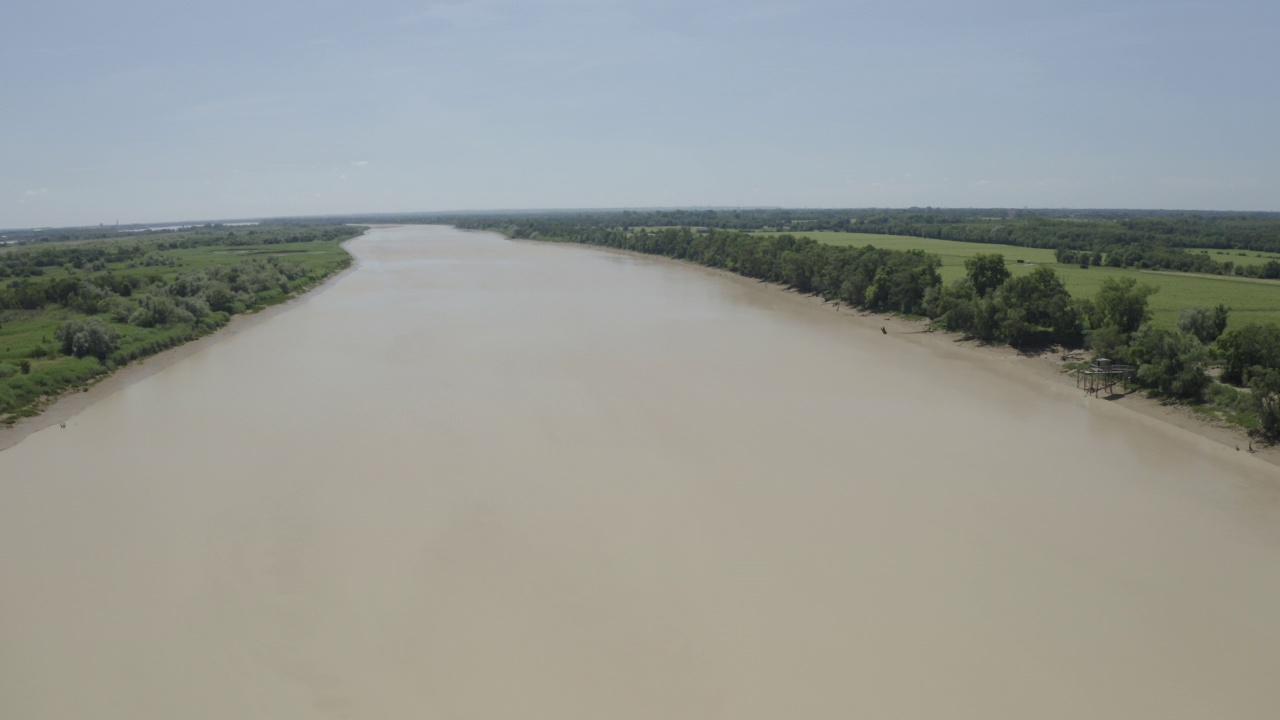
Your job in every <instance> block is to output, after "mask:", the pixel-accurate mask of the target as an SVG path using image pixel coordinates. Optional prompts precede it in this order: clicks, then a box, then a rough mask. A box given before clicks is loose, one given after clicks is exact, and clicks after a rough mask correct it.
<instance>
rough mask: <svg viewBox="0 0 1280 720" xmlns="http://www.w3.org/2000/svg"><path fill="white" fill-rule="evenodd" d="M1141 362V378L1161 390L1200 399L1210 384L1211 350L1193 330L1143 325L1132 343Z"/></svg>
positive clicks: (1132, 347) (1139, 375) (1134, 354)
mask: <svg viewBox="0 0 1280 720" xmlns="http://www.w3.org/2000/svg"><path fill="white" fill-rule="evenodd" d="M1130 349H1131V352H1132V354H1133V358H1134V359H1135V360H1136V361H1137V362H1138V364H1139V365H1138V380H1139V381H1141V382H1143V383H1145V384H1147V385H1150V386H1153V387H1156V388H1159V390H1160V392H1163V393H1166V394H1169V395H1175V396H1177V397H1181V398H1198V397H1200V395H1201V393H1203V392H1204V389H1205V388H1206V387H1207V386H1208V385H1209V382H1210V378H1209V375H1208V374H1207V373H1206V372H1205V366H1206V364H1207V363H1208V358H1209V356H1208V353H1207V352H1206V351H1205V349H1204V346H1203V345H1201V344H1200V341H1199V340H1197V339H1196V337H1195V336H1194V335H1191V334H1190V333H1185V332H1182V331H1181V330H1169V329H1166V328H1158V327H1153V326H1151V325H1149V324H1148V325H1143V326H1142V327H1141V328H1139V329H1138V332H1136V333H1134V334H1133V342H1132V344H1131V345H1130Z"/></svg>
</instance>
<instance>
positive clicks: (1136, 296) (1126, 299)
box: [1093, 277, 1159, 333]
mask: <svg viewBox="0 0 1280 720" xmlns="http://www.w3.org/2000/svg"><path fill="white" fill-rule="evenodd" d="M1157 290H1159V288H1155V287H1152V286H1150V285H1139V284H1138V281H1137V280H1136V279H1134V278H1123V279H1120V278H1110V277H1109V278H1107V279H1105V280H1103V281H1102V287H1101V288H1100V289H1099V290H1098V294H1097V295H1096V296H1095V297H1094V301H1093V304H1094V308H1095V309H1096V312H1097V317H1095V318H1094V322H1093V326H1094V327H1104V326H1106V325H1114V326H1115V327H1117V328H1119V330H1120V332H1123V333H1131V332H1134V331H1135V330H1137V329H1138V328H1139V327H1140V326H1141V325H1142V324H1143V323H1145V322H1147V321H1148V320H1150V319H1151V310H1150V309H1148V308H1147V298H1149V297H1151V295H1153V294H1154V293H1155V292H1156V291H1157Z"/></svg>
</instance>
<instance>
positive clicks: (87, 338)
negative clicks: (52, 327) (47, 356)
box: [53, 317, 120, 360]
mask: <svg viewBox="0 0 1280 720" xmlns="http://www.w3.org/2000/svg"><path fill="white" fill-rule="evenodd" d="M53 337H54V338H55V339H56V340H57V341H58V342H59V343H60V344H61V348H62V352H63V353H64V354H66V355H74V356H75V357H85V356H86V355H92V356H94V357H96V358H98V359H99V360H101V359H103V358H105V357H106V356H107V355H108V354H109V353H110V352H111V351H113V350H115V349H116V345H117V343H118V342H119V337H120V336H119V333H117V332H116V329H115V328H113V327H111V326H110V325H108V324H106V323H104V322H102V320H101V319H99V318H96V317H91V318H86V319H84V320H68V321H67V322H64V323H62V324H61V325H59V326H58V329H57V330H56V331H55V332H54V334H53Z"/></svg>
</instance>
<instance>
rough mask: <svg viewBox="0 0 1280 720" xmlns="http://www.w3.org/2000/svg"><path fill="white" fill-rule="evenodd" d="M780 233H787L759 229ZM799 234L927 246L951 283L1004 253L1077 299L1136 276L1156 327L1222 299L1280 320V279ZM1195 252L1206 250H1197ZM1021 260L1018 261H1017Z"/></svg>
mask: <svg viewBox="0 0 1280 720" xmlns="http://www.w3.org/2000/svg"><path fill="white" fill-rule="evenodd" d="M758 234H760V235H780V234H782V233H758ZM797 235H803V236H805V237H811V238H813V239H814V240H817V241H818V242H822V243H827V244H831V245H853V246H857V247H862V246H865V245H874V246H876V247H880V248H887V249H891V250H923V251H925V252H927V253H931V254H934V255H937V256H938V257H940V258H942V268H941V269H940V270H939V273H940V274H941V275H942V279H943V281H944V282H948V283H949V282H951V281H952V280H955V279H956V278H960V277H963V276H964V274H965V270H964V261H965V260H966V259H967V258H970V257H973V256H974V255H977V254H980V253H985V254H992V253H999V254H1001V255H1003V256H1004V259H1005V262H1006V263H1007V265H1008V267H1009V269H1010V271H1011V272H1012V273H1013V274H1014V275H1015V276H1016V275H1021V274H1024V273H1028V272H1030V271H1031V268H1033V267H1035V266H1036V265H1048V266H1050V267H1052V268H1053V269H1054V270H1055V271H1056V272H1057V273H1058V274H1059V275H1060V276H1061V277H1062V280H1063V282H1064V283H1065V284H1066V286H1067V290H1069V291H1070V292H1071V294H1072V295H1074V296H1076V297H1092V296H1093V295H1094V294H1095V293H1097V291H1098V288H1099V287H1101V286H1102V281H1103V280H1104V279H1105V278H1108V277H1136V278H1137V279H1138V282H1141V283H1146V284H1148V285H1152V286H1155V287H1158V288H1160V290H1159V292H1157V293H1156V294H1155V295H1152V296H1151V299H1150V308H1151V311H1152V313H1153V316H1154V317H1153V321H1154V322H1155V323H1156V324H1157V325H1161V326H1165V327H1173V326H1174V325H1175V324H1176V323H1177V320H1178V313H1179V312H1181V311H1182V308H1184V307H1189V306H1192V305H1202V306H1207V307H1212V306H1214V305H1217V304H1218V303H1223V304H1225V305H1227V306H1228V307H1230V308H1231V318H1230V322H1229V324H1228V327H1229V328H1230V327H1239V326H1241V325H1244V324H1246V323H1250V322H1275V323H1280V282H1277V281H1274V280H1257V279H1253V278H1241V277H1230V276H1218V275H1191V274H1185V273H1176V272H1168V271H1161V270H1136V269H1123V268H1111V267H1090V268H1088V269H1085V268H1081V267H1080V266H1078V265H1064V264H1062V263H1059V262H1057V261H1056V260H1055V259H1054V253H1053V251H1052V250H1045V249H1040V248H1026V247H1018V246H1014V245H995V244H989V243H967V242H955V241H951V240H935V239H932V238H918V237H906V236H901V235H875V234H867V233H844V232H807V233H800V234H797ZM1192 252H1204V251H1202V250H1193V251H1192ZM1207 252H1209V253H1211V254H1212V253H1217V252H1221V253H1224V254H1223V255H1221V256H1218V255H1214V258H1215V259H1217V260H1220V261H1225V260H1232V261H1235V262H1236V263H1237V264H1241V263H1245V262H1252V263H1256V264H1261V263H1264V262H1266V261H1268V260H1270V259H1274V257H1275V256H1276V254H1275V253H1257V252H1252V251H1250V252H1248V253H1247V254H1246V255H1244V256H1241V255H1239V254H1237V253H1236V252H1235V251H1230V250H1223V251H1217V250H1208V251H1207ZM1019 260H1021V261H1022V262H1021V263H1019V262H1018V261H1019Z"/></svg>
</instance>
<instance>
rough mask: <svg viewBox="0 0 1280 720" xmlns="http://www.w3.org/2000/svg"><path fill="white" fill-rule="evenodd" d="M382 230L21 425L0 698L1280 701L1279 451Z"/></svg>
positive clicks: (788, 309) (675, 273)
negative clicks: (291, 287) (271, 308)
mask: <svg viewBox="0 0 1280 720" xmlns="http://www.w3.org/2000/svg"><path fill="white" fill-rule="evenodd" d="M349 248H350V250H351V251H352V253H353V254H354V255H355V256H356V258H357V260H358V265H357V267H356V269H355V270H353V271H352V272H349V273H348V274H346V275H344V276H343V277H342V278H341V279H339V280H338V281H336V282H335V283H334V284H332V285H331V286H330V287H327V288H326V289H324V290H322V291H320V292H318V293H316V294H314V295H312V296H310V297H308V298H306V299H305V300H303V301H301V302H298V303H296V304H295V305H294V306H293V307H291V308H290V309H288V310H286V311H285V312H282V313H280V314H278V315H275V316H274V317H271V318H269V319H267V320H264V321H262V322H259V323H256V324H249V325H245V326H242V327H241V329H240V331H239V332H235V333H229V334H227V335H226V336H225V337H224V338H223V339H222V340H221V341H219V342H217V343H213V344H210V345H208V346H207V347H205V348H204V349H203V350H201V351H199V352H197V353H195V354H192V355H190V356H188V357H186V358H185V359H182V360H180V361H178V362H176V363H174V364H172V365H170V366H169V367H167V368H165V369H163V370H161V371H159V372H157V373H155V374H153V375H151V376H149V377H146V378H145V379H142V380H140V381H139V382H136V383H134V384H131V385H128V386H126V387H124V388H123V389H121V390H119V391H118V392H115V393H113V394H109V395H104V397H103V399H101V400H100V401H99V402H96V403H95V404H93V405H91V406H90V407H89V408H88V409H87V410H85V411H84V412H82V413H80V414H79V415H76V416H75V417H73V418H71V419H70V420H69V421H67V423H66V427H65V428H61V427H58V426H57V425H53V426H52V427H50V428H48V429H46V430H42V431H40V432H38V433H36V434H34V435H31V436H30V437H28V438H27V439H26V440H24V441H23V442H21V443H19V444H18V445H16V446H14V447H12V448H10V449H8V450H5V451H3V452H0V717H3V718H5V719H6V720H37V719H38V720H47V719H53V718H57V719H62V718H86V719H90V718H91V719H93V720H107V719H116V718H119V719H122V720H125V719H127V720H152V719H155V720H174V719H177V718H182V719H184V720H190V719H206V718H207V719H209V720H214V719H216V720H228V719H230V718H262V719H264V720H267V719H269V720H293V719H295V718H299V719H300V718H351V719H357V718H359V719H367V720H386V719H389V718H415V719H418V718H431V719H433V720H450V719H454V718H459V719H461V718H477V719H486V720H498V719H502V720H517V719H518V720H540V719H544V718H545V719H547V720H579V719H580V720H605V719H606V718H609V719H621V718H635V719H637V720H677V719H681V718H688V719H690V720H693V719H697V720H710V719H725V720H749V719H756V718H758V719H761V720H782V719H807V718H822V719H826V718H841V719H845V718H876V719H893V718H901V719H908V718H910V719H921V720H924V719H929V720H932V719H936V718H973V719H975V720H979V719H980V720H992V719H1002V718H1008V719H1010V720H1032V719H1034V720H1044V719H1051V718H1053V719H1056V718H1061V719H1063V720H1080V719H1082V718H1089V719H1091V720H1096V719H1098V718H1117V719H1125V720H1140V719H1144V718H1151V719H1152V720H1171V719H1175V718H1187V719H1195V720H1203V719H1205V718H1224V719H1225V718H1232V719H1235V720H1240V719H1254V718H1256V719H1258V720H1263V719H1266V720H1274V718H1277V717H1280V471H1277V469H1276V468H1275V467H1274V466H1270V465H1266V464H1264V463H1262V462H1261V461H1260V460H1258V459H1257V458H1253V457H1251V456H1249V454H1248V453H1247V452H1236V451H1235V450H1234V449H1232V448H1224V447H1222V446H1219V445H1213V444H1211V443H1208V442H1207V441H1203V440H1201V439H1200V438H1198V437H1197V436H1194V435H1192V434H1190V433H1187V432H1185V431H1182V430H1178V429H1175V428H1172V427H1166V426H1164V425H1162V424H1160V423H1157V422H1155V421H1153V420H1149V419H1147V418H1145V416H1141V415H1138V414H1136V413H1133V412H1131V411H1128V410H1126V409H1124V408H1119V407H1116V406H1114V405H1112V404H1109V403H1107V402H1106V401H1104V400H1097V399H1091V398H1086V397H1084V396H1083V395H1082V394H1080V393H1078V392H1077V391H1076V390H1075V388H1074V387H1071V386H1067V385H1060V384H1057V383H1053V382H1051V381H1048V380H1044V379H1041V378H1038V377H1036V376H1034V375H1033V374H1030V373H1023V372H1021V371H1014V370H1015V369H1014V368H1013V366H1012V365H1011V364H1010V363H1009V362H1008V361H1007V360H1000V359H999V358H985V357H984V356H983V355H981V354H978V353H973V352H970V351H965V350H962V349H957V348H953V347H950V346H949V345H948V344H947V343H945V342H935V341H929V342H922V341H920V339H918V338H917V339H915V340H913V339H911V338H905V337H900V336H895V335H893V334H890V335H889V336H885V335H884V334H882V333H881V332H880V328H879V324H878V323H875V324H868V322H866V321H864V320H859V319H857V318H850V317H847V316H843V315H841V314H839V313H835V312H832V311H831V310H830V309H828V308H823V307H819V306H818V305H816V304H815V303H813V302H812V301H810V300H807V299H805V298H801V297H799V296H796V295H794V294H788V293H782V292H778V291H776V290H771V289H768V288H765V287H763V286H760V285H757V284H755V283H753V282H751V281H748V280H744V279H741V278H735V277H731V276H726V275H724V274H722V273H715V272H712V271H709V270H705V269H701V268H697V267H693V266H689V265H684V264H680V263H675V262H670V261H666V260H661V259H650V258H642V257H634V256H630V255H624V254H619V253H612V252H607V251H602V250H597V249H590V248H582V247H572V246H561V245H552V244H541V243H532V242H516V241H510V240H506V239H503V238H501V237H498V236H496V235H491V234H482V233H464V232H460V231H457V230H453V229H448V228H443V227H428V226H410V227H397V228H390V227H388V228H379V229H376V230H374V231H372V232H370V233H368V234H367V235H365V236H363V237H361V238H359V239H357V240H355V241H353V242H351V243H350V245H349Z"/></svg>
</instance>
